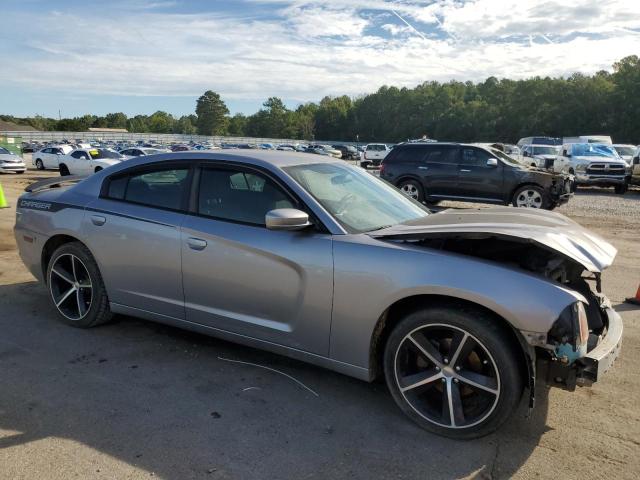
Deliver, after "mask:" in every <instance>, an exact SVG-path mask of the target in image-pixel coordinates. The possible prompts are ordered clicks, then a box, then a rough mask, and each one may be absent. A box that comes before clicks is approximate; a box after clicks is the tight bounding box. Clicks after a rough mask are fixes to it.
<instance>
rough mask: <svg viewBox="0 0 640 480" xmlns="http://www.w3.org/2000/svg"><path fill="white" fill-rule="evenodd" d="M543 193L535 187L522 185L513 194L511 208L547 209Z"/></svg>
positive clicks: (547, 204) (539, 188)
mask: <svg viewBox="0 0 640 480" xmlns="http://www.w3.org/2000/svg"><path fill="white" fill-rule="evenodd" d="M546 197H547V195H546V193H545V191H544V190H543V189H542V188H541V187H538V186H537V185H524V186H522V187H520V188H518V189H517V190H516V193H514V194H513V201H512V203H513V206H514V207H521V208H548V206H549V201H548V200H547V198H546Z"/></svg>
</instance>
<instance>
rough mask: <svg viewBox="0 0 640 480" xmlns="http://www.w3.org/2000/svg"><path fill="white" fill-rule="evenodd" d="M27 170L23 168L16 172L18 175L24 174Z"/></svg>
mask: <svg viewBox="0 0 640 480" xmlns="http://www.w3.org/2000/svg"><path fill="white" fill-rule="evenodd" d="M24 172H25V171H24V170H22V171H21V172H16V173H17V174H18V175H22V174H23V173H24Z"/></svg>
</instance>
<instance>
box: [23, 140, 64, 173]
mask: <svg viewBox="0 0 640 480" xmlns="http://www.w3.org/2000/svg"><path fill="white" fill-rule="evenodd" d="M72 151H73V147H71V146H70V145H49V146H48V147H45V148H43V149H41V150H38V151H37V152H34V153H33V154H31V158H32V162H33V165H34V166H35V167H36V168H37V169H38V170H47V169H50V170H58V168H59V162H58V161H59V160H60V157H61V156H62V155H67V154H68V153H71V152H72Z"/></svg>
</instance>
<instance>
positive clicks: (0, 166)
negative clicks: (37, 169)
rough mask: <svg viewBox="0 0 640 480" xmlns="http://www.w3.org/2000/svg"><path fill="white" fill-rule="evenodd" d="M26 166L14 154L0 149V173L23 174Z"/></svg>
mask: <svg viewBox="0 0 640 480" xmlns="http://www.w3.org/2000/svg"><path fill="white" fill-rule="evenodd" d="M26 169H27V166H26V165H25V164H24V160H22V159H21V158H20V157H19V156H18V155H16V154H15V153H12V152H10V151H9V150H7V149H6V148H3V147H0V172H2V173H11V172H13V173H24V172H25V170H26Z"/></svg>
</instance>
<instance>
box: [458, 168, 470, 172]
mask: <svg viewBox="0 0 640 480" xmlns="http://www.w3.org/2000/svg"><path fill="white" fill-rule="evenodd" d="M460 171H461V172H470V171H471V170H467V169H466V168H461V169H460Z"/></svg>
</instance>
